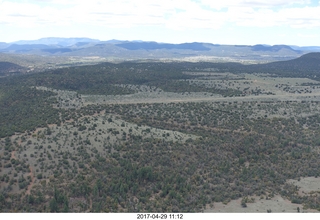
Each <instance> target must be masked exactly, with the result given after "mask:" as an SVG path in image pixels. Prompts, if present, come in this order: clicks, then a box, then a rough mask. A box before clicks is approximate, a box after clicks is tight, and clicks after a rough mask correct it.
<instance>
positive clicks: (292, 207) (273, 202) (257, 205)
mask: <svg viewBox="0 0 320 220" xmlns="http://www.w3.org/2000/svg"><path fill="white" fill-rule="evenodd" d="M253 198H254V199H255V202H254V203H247V207H246V208H243V207H242V206H241V199H237V200H232V201H231V202H229V203H228V204H227V205H225V204H223V203H222V202H217V203H214V207H213V208H210V207H207V209H206V210H204V212H206V213H219V212H220V213H267V212H268V211H267V210H269V211H270V210H271V212H276V213H281V212H286V213H297V212H298V210H297V208H298V207H299V209H300V212H317V211H316V210H303V207H302V205H300V204H293V203H291V202H290V201H289V200H287V199H284V198H282V197H281V196H279V195H276V196H274V197H273V198H271V199H268V200H266V199H265V198H264V199H260V197H257V196H255V197H253Z"/></svg>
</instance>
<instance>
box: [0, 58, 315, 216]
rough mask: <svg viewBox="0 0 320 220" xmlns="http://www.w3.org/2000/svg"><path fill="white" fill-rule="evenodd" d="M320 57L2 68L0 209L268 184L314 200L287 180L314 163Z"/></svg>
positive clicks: (175, 201)
mask: <svg viewBox="0 0 320 220" xmlns="http://www.w3.org/2000/svg"><path fill="white" fill-rule="evenodd" d="M317 59H318V54H309V55H308V56H307V55H305V56H303V57H301V58H299V59H297V60H295V61H287V62H281V63H270V64H264V65H256V66H251V65H242V64H238V63H188V62H170V63H162V62H140V63H138V62H124V63H119V64H114V63H102V64H98V65H92V66H82V67H69V68H61V69H57V70H48V71H46V72H41V73H35V74H28V75H20V76H10V77H2V78H0V137H1V139H0V211H1V212H13V211H15V212H201V211H203V210H205V209H207V208H208V207H210V206H211V207H213V208H214V207H215V204H216V203H218V202H223V203H224V204H225V205H227V204H228V203H230V201H231V200H236V199H242V201H243V202H242V207H243V208H245V207H246V203H249V202H254V199H260V200H270V199H272V198H273V197H274V196H275V195H279V196H282V197H283V198H285V199H288V200H290V201H291V202H292V203H293V204H294V205H297V206H299V207H301V208H302V207H303V211H308V210H310V209H313V210H318V211H320V200H319V198H320V195H319V192H318V191H312V192H303V193H302V192H301V190H299V188H298V187H297V186H296V185H294V184H292V183H290V182H289V180H300V179H301V178H305V177H313V178H315V179H317V177H319V175H320V170H319V164H320V156H319V146H320V139H319V135H320V130H319V124H320V117H319V113H320V107H319V101H320V98H319V97H320V88H319V83H318V81H316V80H317V77H316V78H315V77H314V76H313V74H317V75H316V76H318V74H319V72H316V71H315V69H316V68H317V65H316V64H315V63H316V61H314V60H317ZM292 63H295V64H296V66H294V67H292V65H293V64H292ZM277 65H278V67H279V69H278V68H276V66H277ZM300 67H301V69H299V68H300ZM304 67H308V68H304ZM250 68H251V69H250ZM272 68H273V69H272ZM281 68H283V70H285V71H280V70H281ZM291 68H293V69H294V70H295V71H296V72H293V70H292V69H291ZM303 68H304V69H303ZM249 70H250V71H249ZM258 70H259V71H258ZM302 70H304V75H301V76H300V75H299V74H298V73H300V72H299V71H301V72H302ZM248 73H250V74H248ZM253 73H255V74H253ZM257 73H260V75H259V74H257ZM261 73H269V74H270V75H271V76H272V77H271V76H270V75H267V74H262V75H261ZM283 74H284V75H283ZM283 76H287V78H284V77H283ZM298 76H299V77H306V78H294V77H298ZM274 77H276V78H274ZM265 212H267V209H266V210H265Z"/></svg>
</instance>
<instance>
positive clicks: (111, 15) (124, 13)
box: [0, 0, 320, 30]
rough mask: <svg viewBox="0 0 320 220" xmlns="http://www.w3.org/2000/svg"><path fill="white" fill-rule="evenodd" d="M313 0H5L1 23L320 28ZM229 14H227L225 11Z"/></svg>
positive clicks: (318, 8) (1, 3) (1, 4)
mask: <svg viewBox="0 0 320 220" xmlns="http://www.w3.org/2000/svg"><path fill="white" fill-rule="evenodd" d="M309 4H310V1H308V0H291V1H287V0H269V1H264V0H224V1H211V0H198V1H197V2H195V1H192V0H153V1H144V0H104V1H103V0H90V1H80V0H68V1H66V0H29V1H27V0H26V1H23V2H22V3H18V2H11V1H7V0H0V23H1V24H4V23H5V24H7V25H8V24H10V25H11V26H17V27H44V26H52V25H53V26H72V25H91V26H101V27H113V28H115V27H116V28H127V27H136V26H161V27H166V28H170V29H174V30H181V29H191V28H192V29H194V28H204V29H218V28H223V27H224V26H228V25H229V24H235V25H238V26H245V27H247V26H250V27H272V26H286V27H293V28H315V27H317V28H320V15H319V14H320V13H319V11H320V6H313V7H311V6H308V5H309ZM221 9H224V10H221Z"/></svg>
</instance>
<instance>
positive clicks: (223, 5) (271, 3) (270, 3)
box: [200, 0, 310, 9]
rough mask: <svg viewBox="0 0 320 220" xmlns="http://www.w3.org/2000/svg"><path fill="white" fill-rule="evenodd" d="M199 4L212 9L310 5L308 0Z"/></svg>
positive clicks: (207, 0) (226, 0) (203, 1)
mask: <svg viewBox="0 0 320 220" xmlns="http://www.w3.org/2000/svg"><path fill="white" fill-rule="evenodd" d="M200 2H201V4H203V5H207V6H209V7H211V8H214V9H221V8H229V7H258V8H261V7H269V8H270V7H280V6H290V5H293V4H298V5H306V4H310V0H289V1H288V0H268V1H265V0H224V1H211V0H200Z"/></svg>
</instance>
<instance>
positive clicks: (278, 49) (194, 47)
mask: <svg viewBox="0 0 320 220" xmlns="http://www.w3.org/2000/svg"><path fill="white" fill-rule="evenodd" d="M309 52H320V47H318V46H310V47H298V46H289V45H273V46H271V45H262V44H260V45H221V44H212V43H201V42H192V43H181V44H170V43H158V42H147V41H139V40H137V41H121V40H115V39H113V40H109V41H100V40H97V39H90V38H53V37H50V38H42V39H39V40H30V41H27V40H21V41H16V42H12V43H4V42H0V53H11V54H32V55H46V56H80V57H81V56H84V57H88V56H99V57H112V58H118V59H161V58H164V59H165V58H168V59H170V58H174V59H175V58H178V59H179V58H194V57H202V58H203V59H208V58H210V57H211V58H217V57H218V58H230V59H237V60H266V61H276V60H288V59H293V58H297V57H299V56H301V55H303V54H306V53H309Z"/></svg>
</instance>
